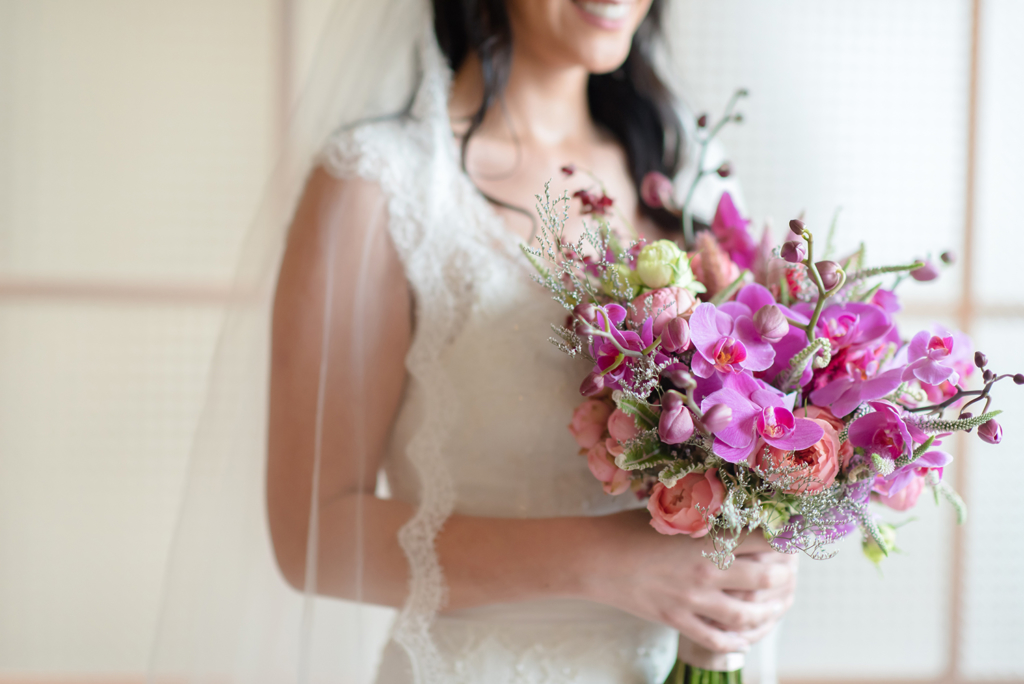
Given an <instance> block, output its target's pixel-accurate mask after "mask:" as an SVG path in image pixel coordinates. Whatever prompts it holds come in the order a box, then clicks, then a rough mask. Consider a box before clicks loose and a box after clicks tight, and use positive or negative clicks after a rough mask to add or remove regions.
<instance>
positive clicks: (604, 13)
mask: <svg viewBox="0 0 1024 684" xmlns="http://www.w3.org/2000/svg"><path fill="white" fill-rule="evenodd" d="M572 4H573V5H575V6H576V9H577V10H579V13H580V15H581V16H582V17H583V19H584V20H586V21H587V22H588V23H590V24H593V25H594V26H597V27H598V28H603V29H607V30H610V31H617V30H619V29H621V28H623V27H624V26H626V24H627V23H628V22H629V15H630V11H631V10H632V9H633V3H632V2H619V1H616V0H572Z"/></svg>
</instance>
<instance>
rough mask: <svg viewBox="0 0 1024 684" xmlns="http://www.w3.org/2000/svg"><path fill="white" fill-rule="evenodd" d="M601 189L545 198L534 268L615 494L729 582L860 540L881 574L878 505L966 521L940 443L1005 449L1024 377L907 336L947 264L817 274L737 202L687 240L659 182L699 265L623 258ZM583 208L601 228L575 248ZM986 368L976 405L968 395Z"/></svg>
mask: <svg viewBox="0 0 1024 684" xmlns="http://www.w3.org/2000/svg"><path fill="white" fill-rule="evenodd" d="M735 99H736V98H734V100H735ZM732 104H734V102H733V103H730V108H729V109H728V110H727V115H726V118H728V117H730V116H732V115H731V113H730V112H731V107H732ZM720 126H721V123H720V124H719V126H718V127H720ZM706 139H707V138H706ZM706 139H705V140H706ZM703 151H704V147H702V148H701V152H702V154H701V157H702V158H703ZM563 172H564V173H566V174H567V175H572V174H573V173H576V172H577V171H576V169H574V168H572V167H567V168H565V169H563ZM714 172H717V173H719V174H720V175H724V174H725V173H728V168H727V167H720V168H718V169H717V170H715V171H714ZM703 174H704V172H703V171H702V172H701V173H699V174H698V177H697V179H696V180H695V181H694V182H695V183H696V182H699V181H700V178H701V176H702V175H703ZM592 181H593V184H592V185H591V186H590V188H588V189H583V190H580V191H579V192H577V193H575V195H573V196H572V197H570V196H568V195H563V196H562V197H560V198H557V199H554V200H552V198H551V196H550V194H549V193H548V192H547V190H545V194H544V196H542V197H539V198H538V200H539V203H538V210H539V213H540V217H541V230H540V235H539V239H540V247H539V248H537V249H530V248H524V251H525V252H526V253H527V255H528V257H529V258H530V259H531V261H532V263H533V264H534V266H535V267H536V269H537V271H538V276H537V279H538V281H539V282H541V283H542V284H543V285H544V286H545V287H547V288H548V289H549V290H550V292H551V293H552V295H553V296H554V298H555V299H556V300H557V301H558V302H560V303H561V304H562V305H563V306H564V307H565V308H566V309H567V310H568V311H570V312H571V314H570V315H569V316H568V317H567V320H566V321H565V323H564V325H556V326H553V327H554V331H555V333H556V337H555V338H553V341H554V342H555V343H556V344H557V345H558V346H559V348H561V349H562V350H563V351H564V352H565V353H567V354H569V355H570V356H572V357H583V358H585V359H586V360H587V361H588V362H589V363H590V364H592V369H591V371H590V373H589V374H588V375H587V376H586V377H585V378H584V379H583V381H582V384H581V387H580V393H581V394H582V395H583V397H585V399H584V401H583V402H582V403H581V404H580V405H579V407H578V408H577V409H576V410H575V412H574V414H573V416H572V419H571V424H570V426H569V429H570V430H571V432H572V434H573V436H574V437H575V439H576V441H577V442H578V443H579V445H580V447H581V453H582V454H585V455H586V458H587V462H588V465H589V467H590V470H591V472H592V473H593V475H594V477H596V478H597V479H598V480H599V481H600V482H601V483H602V485H603V487H604V490H605V491H606V492H608V493H609V494H615V495H626V494H627V493H632V495H635V496H637V497H639V498H641V499H646V500H647V507H648V510H649V511H650V515H651V525H653V526H654V528H655V529H656V530H658V531H659V532H661V533H663V534H667V535H675V534H686V535H689V536H691V537H695V538H696V537H708V538H709V539H710V541H711V548H712V551H710V552H708V553H707V555H708V556H709V558H710V559H711V560H712V561H713V562H715V563H716V564H717V565H718V566H719V567H721V568H723V569H724V568H726V567H728V566H729V564H730V563H731V562H732V560H733V559H734V551H735V549H736V546H737V545H738V544H739V542H740V541H741V539H742V537H743V535H744V534H745V533H748V532H751V531H753V530H758V529H759V530H761V531H762V532H763V534H764V535H765V537H766V538H767V539H768V540H769V542H770V543H771V545H772V546H773V547H774V548H776V549H777V550H779V551H782V552H786V553H794V552H797V551H803V552H805V553H807V554H808V555H810V556H812V557H814V558H818V559H824V558H829V557H831V556H832V555H834V553H835V552H834V550H832V548H831V547H832V545H833V543H834V542H836V541H837V540H839V539H840V538H842V537H845V536H847V535H849V534H851V533H852V532H854V531H855V530H857V529H859V530H860V531H861V533H862V535H863V546H864V550H865V553H866V554H867V555H868V556H869V557H870V558H872V559H873V560H875V561H876V562H877V561H879V560H880V559H881V558H882V557H884V556H886V555H888V554H889V553H890V552H892V551H893V550H894V549H895V529H894V527H893V526H891V525H888V524H886V523H884V522H881V521H880V520H879V519H878V518H877V517H876V515H875V512H874V511H873V510H872V508H871V507H869V505H868V504H869V502H872V501H875V502H880V503H881V504H884V505H885V506H888V507H889V508H892V509H896V510H899V511H905V510H908V509H909V508H911V507H913V506H914V505H915V503H916V502H917V499H918V497H919V495H920V494H921V493H922V491H923V490H924V489H925V488H926V487H928V488H930V489H931V490H932V491H933V492H934V494H935V499H936V501H937V500H938V499H939V498H940V497H941V498H945V499H946V500H947V501H949V502H950V503H952V505H953V506H954V507H955V508H956V511H957V514H958V517H959V519H960V520H961V521H962V520H963V518H964V516H965V509H964V505H963V502H962V500H961V499H960V497H959V496H957V494H956V493H955V492H954V491H953V489H952V488H951V487H950V486H949V485H948V484H947V483H946V482H944V481H943V478H942V474H943V469H944V468H945V466H947V465H948V464H949V462H950V461H951V460H952V457H951V456H950V455H949V453H947V452H946V451H944V450H943V449H942V446H943V443H944V442H945V441H947V440H948V438H949V436H950V435H951V433H953V432H956V431H966V432H971V431H976V432H977V434H978V436H979V437H980V438H981V439H983V440H985V441H986V442H989V443H992V444H995V443H998V442H999V441H1000V439H1001V437H1002V428H1001V427H1000V425H999V424H998V423H997V422H996V421H995V417H996V416H997V414H999V411H996V410H991V402H992V396H991V391H992V388H993V386H994V385H995V384H996V383H997V382H999V381H1001V380H1003V379H1005V378H1008V377H1010V378H1012V380H1013V381H1014V382H1015V383H1016V384H1024V375H1021V374H1016V375H1006V374H998V373H996V372H994V371H993V370H992V369H990V368H988V361H987V359H986V358H985V355H984V354H982V353H981V352H975V351H974V350H972V349H971V343H970V340H969V339H968V338H967V337H966V336H965V335H963V334H962V333H959V332H956V331H950V330H946V329H945V328H943V327H941V326H938V325H936V326H932V327H931V328H930V329H927V330H922V331H919V332H916V333H915V334H913V335H910V336H906V335H904V334H903V333H902V332H901V331H900V330H899V329H898V327H897V325H896V323H895V321H894V319H893V314H894V313H895V312H897V311H898V310H899V308H900V305H899V300H898V298H897V295H896V289H897V286H898V285H900V284H901V283H902V282H903V281H905V280H906V279H907V278H908V277H909V278H910V279H913V280H917V281H926V280H931V279H933V278H935V277H937V275H938V268H937V266H936V264H935V263H933V262H932V261H931V260H920V261H915V262H913V263H906V264H897V265H879V266H875V265H869V264H868V262H867V257H866V251H865V249H864V247H863V246H862V247H861V249H859V250H858V251H857V252H856V253H854V254H851V255H849V256H847V257H845V258H840V259H837V260H830V259H828V258H827V257H828V255H827V254H825V255H824V256H825V257H826V258H825V259H822V260H817V259H816V257H815V252H816V250H817V249H818V244H817V243H816V241H815V236H814V234H813V233H812V231H811V230H810V229H809V228H808V227H807V226H806V225H805V224H804V223H803V222H802V221H800V220H794V221H791V222H790V234H789V236H788V239H787V240H785V241H783V242H782V244H774V243H773V242H772V241H771V239H770V236H769V234H768V231H767V230H766V231H765V234H764V237H763V238H762V239H761V240H760V241H756V240H755V239H754V238H753V236H752V235H751V234H750V232H749V229H748V223H749V222H748V221H747V220H745V219H743V218H742V217H741V215H740V214H739V212H738V211H737V209H736V207H735V206H734V204H733V202H732V198H731V197H730V196H729V194H728V193H726V194H723V195H722V197H721V199H720V201H719V204H718V208H717V213H716V215H715V217H714V221H713V222H712V225H711V226H710V230H708V231H701V232H699V233H697V234H696V235H694V233H693V225H692V221H691V220H687V212H686V207H685V203H684V204H683V206H677V205H676V204H675V203H674V202H673V200H672V196H673V188H672V187H671V183H670V181H669V180H668V179H667V178H665V177H664V176H658V175H652V176H649V177H648V178H647V179H645V182H644V184H643V188H642V194H643V200H644V201H645V202H646V203H648V204H649V205H653V206H658V207H662V208H665V209H668V210H670V211H673V212H675V213H677V214H680V215H681V218H682V220H683V226H684V235H685V238H686V239H685V243H684V244H685V245H686V247H687V248H686V249H684V248H680V247H679V246H677V244H676V243H675V242H672V241H668V240H658V241H655V242H651V243H647V242H644V241H643V240H641V239H634V240H630V241H624V240H621V239H619V238H618V237H617V236H616V233H615V232H614V231H613V229H612V214H611V207H612V206H613V201H612V199H611V198H609V197H607V195H606V194H605V193H604V191H603V189H601V187H600V183H599V182H598V181H597V180H596V179H592ZM692 194H693V193H692V187H691V192H690V193H689V195H688V197H690V196H692ZM574 200H579V201H580V202H581V204H582V210H583V213H584V214H586V215H588V216H589V217H591V218H592V219H593V220H592V221H590V222H588V225H587V228H586V229H585V231H584V233H583V235H582V237H580V239H579V240H577V241H576V242H575V243H570V242H568V241H567V240H566V239H565V237H564V227H565V224H566V221H567V218H568V209H569V206H570V204H571V202H573V201H574ZM833 228H834V222H833ZM829 237H830V238H831V235H830V236H829ZM830 241H831V240H830V239H829V242H830ZM941 261H944V262H950V261H952V257H951V255H949V254H944V255H943V258H942V259H941ZM976 369H978V370H979V371H980V372H981V376H982V377H981V382H980V388H979V389H968V385H967V384H966V383H967V379H968V377H969V376H970V375H971V374H972V373H973V372H975V370H976ZM729 669H735V668H732V667H730V668H729ZM687 673H688V674H687V679H688V680H690V679H692V680H694V681H698V680H700V678H701V677H705V679H704V680H701V681H712V680H713V679H714V677H711V679H708V678H707V676H706V675H709V673H707V672H705V671H703V670H698V669H696V668H688V670H687ZM712 674H713V673H712ZM678 676H679V677H680V678H681V677H682V676H683V675H682V674H680V675H678ZM722 676H723V677H725V674H722ZM736 676H738V675H737V673H728V677H731V678H732V679H719V680H716V681H735V680H736V679H735V677H736ZM679 681H683V680H682V679H680V680H679Z"/></svg>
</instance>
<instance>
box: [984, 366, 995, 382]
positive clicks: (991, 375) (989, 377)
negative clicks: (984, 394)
mask: <svg viewBox="0 0 1024 684" xmlns="http://www.w3.org/2000/svg"><path fill="white" fill-rule="evenodd" d="M995 377H996V374H995V373H993V372H992V371H990V370H989V369H988V368H986V369H985V372H984V373H982V374H981V379H982V380H983V381H984V382H992V380H994V379H995Z"/></svg>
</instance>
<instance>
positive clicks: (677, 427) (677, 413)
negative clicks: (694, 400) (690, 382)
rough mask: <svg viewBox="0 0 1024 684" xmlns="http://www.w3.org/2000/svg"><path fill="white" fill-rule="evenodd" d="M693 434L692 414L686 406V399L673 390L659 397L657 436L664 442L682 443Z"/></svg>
mask: <svg viewBox="0 0 1024 684" xmlns="http://www.w3.org/2000/svg"><path fill="white" fill-rule="evenodd" d="M692 435H693V416H692V415H690V410H689V409H688V408H686V399H685V398H684V397H683V395H682V394H680V393H679V392H676V391H675V390H669V391H668V392H665V396H663V397H662V398H661V417H660V418H659V419H658V436H659V437H661V441H662V442H664V443H665V444H682V443H683V442H685V441H686V440H688V439H690V437H691V436H692Z"/></svg>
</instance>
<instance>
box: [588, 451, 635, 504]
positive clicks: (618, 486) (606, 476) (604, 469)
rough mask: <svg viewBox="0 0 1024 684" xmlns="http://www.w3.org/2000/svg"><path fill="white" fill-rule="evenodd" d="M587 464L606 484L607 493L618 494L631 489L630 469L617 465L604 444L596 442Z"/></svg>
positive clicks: (595, 475) (589, 453) (589, 452)
mask: <svg viewBox="0 0 1024 684" xmlns="http://www.w3.org/2000/svg"><path fill="white" fill-rule="evenodd" d="M587 466H588V467H589V468H590V472H591V473H593V475H594V477H596V478H597V479H598V480H600V481H601V482H602V483H603V485H604V491H605V493H606V494H612V495H618V494H622V493H623V492H624V491H626V490H627V489H629V483H630V481H631V480H632V478H631V477H630V475H629V471H626V470H622V469H621V468H619V467H618V466H617V465H615V460H614V459H613V458H612V457H611V455H610V454H609V453H608V450H607V449H605V446H604V444H600V443H598V444H595V445H594V446H593V447H591V448H590V451H588V452H587Z"/></svg>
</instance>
